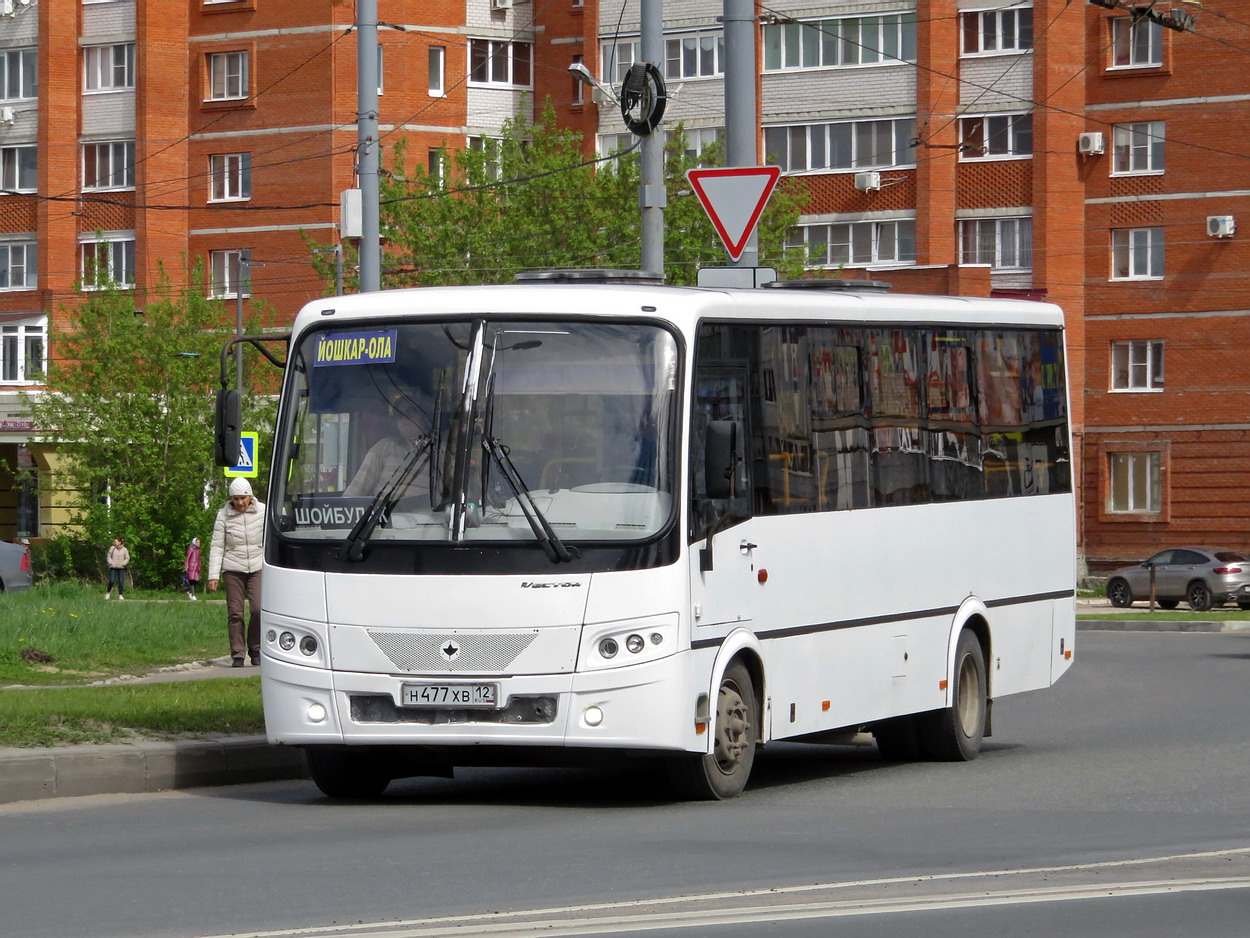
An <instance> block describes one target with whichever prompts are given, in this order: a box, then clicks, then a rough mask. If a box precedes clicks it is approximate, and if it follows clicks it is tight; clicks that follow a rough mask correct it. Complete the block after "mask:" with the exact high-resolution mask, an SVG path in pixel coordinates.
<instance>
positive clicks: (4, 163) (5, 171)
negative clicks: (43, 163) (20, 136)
mask: <svg viewBox="0 0 1250 938" xmlns="http://www.w3.org/2000/svg"><path fill="white" fill-rule="evenodd" d="M37 152H38V151H37V149H36V148H35V147H34V146H22V147H0V189H2V190H4V191H6V192H34V191H35V183H36V181H37V179H38V164H37V162H36V157H35V154H36V153H37Z"/></svg>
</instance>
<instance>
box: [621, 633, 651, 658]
mask: <svg viewBox="0 0 1250 938" xmlns="http://www.w3.org/2000/svg"><path fill="white" fill-rule="evenodd" d="M646 647H647V644H646V642H644V641H643V640H642V636H641V635H631V636H630V637H629V638H627V639H625V648H626V649H627V650H628V651H629V653H630V654H631V655H636V654H638V652H640V651H642V650H643V649H644V648H646Z"/></svg>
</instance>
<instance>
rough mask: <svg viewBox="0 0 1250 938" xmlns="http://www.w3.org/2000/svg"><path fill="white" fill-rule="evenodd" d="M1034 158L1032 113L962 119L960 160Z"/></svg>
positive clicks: (960, 124)
mask: <svg viewBox="0 0 1250 938" xmlns="http://www.w3.org/2000/svg"><path fill="white" fill-rule="evenodd" d="M1032 156H1033V113H1032V112H1031V111H1015V112H1012V113H1009V114H980V115H977V116H974V117H961V118H959V159H960V160H963V161H970V160H1026V159H1030V158H1032Z"/></svg>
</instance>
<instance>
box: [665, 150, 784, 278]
mask: <svg viewBox="0 0 1250 938" xmlns="http://www.w3.org/2000/svg"><path fill="white" fill-rule="evenodd" d="M780 176H781V167H779V166H725V167H721V168H719V169H691V170H688V171H687V172H686V179H688V180H689V181H690V186H691V188H693V189H694V193H695V195H697V196H698V197H699V201H700V202H702V203H703V208H704V210H705V211H706V212H707V217H708V218H710V219H711V220H712V227H713V228H715V229H716V233H717V234H718V235H719V236H720V239H721V241H722V242H724V245H725V250H727V251H728V252H729V256H730V257H731V258H733V259H734V260H735V261H736V260H737V259H738V258H740V257H741V256H742V252H743V251H744V250H745V249H746V245H747V241H748V240H749V239H750V237H751V232H753V231H754V230H755V226H756V225H757V224H759V220H760V215H762V214H763V213H764V206H765V205H766V204H767V203H768V197H769V196H770V195H772V194H773V187H774V186H776V185H777V179H778V178H779V177H780Z"/></svg>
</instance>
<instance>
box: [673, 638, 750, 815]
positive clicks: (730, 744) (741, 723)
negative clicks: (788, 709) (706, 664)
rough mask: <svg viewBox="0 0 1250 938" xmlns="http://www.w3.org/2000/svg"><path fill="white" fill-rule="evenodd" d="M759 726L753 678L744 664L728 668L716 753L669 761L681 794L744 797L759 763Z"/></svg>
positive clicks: (719, 698) (722, 689)
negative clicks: (752, 772)
mask: <svg viewBox="0 0 1250 938" xmlns="http://www.w3.org/2000/svg"><path fill="white" fill-rule="evenodd" d="M758 727H759V707H758V705H757V704H756V700H755V687H754V684H753V683H752V682H751V675H750V673H749V672H748V671H747V669H746V667H745V666H744V665H743V664H742V662H740V661H735V662H734V663H732V664H731V665H730V666H729V667H728V668H726V669H725V674H724V676H723V677H722V678H721V681H720V689H719V690H718V691H717V694H716V724H715V729H714V732H715V736H714V738H713V741H712V742H713V746H712V751H711V752H710V753H707V754H705V755H684V756H674V757H673V758H672V759H670V760H669V777H670V778H671V780H672V782H673V787H674V789H675V790H676V792H677V794H678V795H680V796H681V797H683V798H689V799H691V800H697V801H721V800H724V799H726V798H735V797H737V796H738V795H739V794H741V793H742V789H744V788H745V787H746V784H747V779H748V778H749V777H750V775H751V766H752V765H753V764H754V763H755V741H756V739H757V737H758V733H759V729H758Z"/></svg>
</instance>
